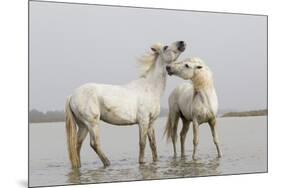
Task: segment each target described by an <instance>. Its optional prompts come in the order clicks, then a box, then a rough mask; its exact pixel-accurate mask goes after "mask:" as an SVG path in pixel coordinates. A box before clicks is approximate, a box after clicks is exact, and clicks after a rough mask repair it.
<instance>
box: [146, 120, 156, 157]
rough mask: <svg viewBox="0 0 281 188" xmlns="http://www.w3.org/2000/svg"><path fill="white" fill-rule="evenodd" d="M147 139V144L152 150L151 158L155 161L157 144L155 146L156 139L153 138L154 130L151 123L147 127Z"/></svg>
mask: <svg viewBox="0 0 281 188" xmlns="http://www.w3.org/2000/svg"><path fill="white" fill-rule="evenodd" d="M148 139H149V144H150V148H151V152H152V158H153V161H157V158H158V156H157V146H156V139H155V131H154V128H153V123H151V124H150V127H149V128H148Z"/></svg>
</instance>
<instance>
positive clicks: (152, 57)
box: [138, 43, 163, 77]
mask: <svg viewBox="0 0 281 188" xmlns="http://www.w3.org/2000/svg"><path fill="white" fill-rule="evenodd" d="M162 46H163V45H162V44H160V43H156V44H154V45H152V46H151V49H153V50H156V51H153V52H150V53H147V54H145V55H143V56H142V57H141V58H139V59H138V64H139V69H140V77H146V75H147V74H148V72H150V70H152V69H153V68H154V65H155V63H156V60H157V58H158V56H159V50H160V49H161V47H162Z"/></svg>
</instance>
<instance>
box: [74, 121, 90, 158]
mask: <svg viewBox="0 0 281 188" xmlns="http://www.w3.org/2000/svg"><path fill="white" fill-rule="evenodd" d="M78 125H79V126H78V127H79V129H78V131H77V148H76V149H77V154H78V158H79V161H80V163H81V160H80V151H81V147H82V143H83V141H84V140H85V138H86V136H87V134H88V129H87V127H85V126H81V125H80V124H78Z"/></svg>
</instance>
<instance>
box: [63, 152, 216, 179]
mask: <svg viewBox="0 0 281 188" xmlns="http://www.w3.org/2000/svg"><path fill="white" fill-rule="evenodd" d="M135 161H136V160H133V159H130V160H128V159H123V160H120V161H115V162H113V164H112V165H111V166H110V167H107V168H104V167H99V168H96V169H94V170H89V169H83V168H81V169H71V171H70V172H69V173H68V174H67V177H68V182H69V183H72V184H77V183H90V182H91V183H99V182H113V181H128V180H147V179H161V178H173V177H193V176H206V175H219V174H221V173H220V171H219V170H218V169H219V166H220V159H218V158H213V159H210V158H208V159H205V160H202V159H199V160H196V161H194V160H187V159H185V158H174V157H171V158H169V157H166V158H165V157H161V160H159V161H158V162H153V163H146V164H141V165H139V164H137V163H136V162H135Z"/></svg>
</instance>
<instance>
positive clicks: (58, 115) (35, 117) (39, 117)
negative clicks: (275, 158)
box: [29, 109, 268, 123]
mask: <svg viewBox="0 0 281 188" xmlns="http://www.w3.org/2000/svg"><path fill="white" fill-rule="evenodd" d="M167 114H168V111H165V113H163V112H162V113H161V114H160V116H159V117H166V116H167ZM267 114H268V110H267V109H264V110H251V111H241V112H234V111H233V112H226V113H224V114H222V115H221V116H218V118H227V117H252V116H267ZM64 119H65V117H64V112H63V111H54V112H47V113H43V112H39V111H37V110H32V111H30V112H29V123H55V122H65V120H64Z"/></svg>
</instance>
